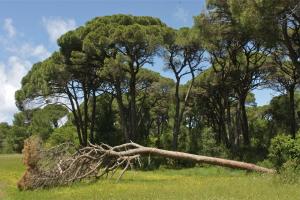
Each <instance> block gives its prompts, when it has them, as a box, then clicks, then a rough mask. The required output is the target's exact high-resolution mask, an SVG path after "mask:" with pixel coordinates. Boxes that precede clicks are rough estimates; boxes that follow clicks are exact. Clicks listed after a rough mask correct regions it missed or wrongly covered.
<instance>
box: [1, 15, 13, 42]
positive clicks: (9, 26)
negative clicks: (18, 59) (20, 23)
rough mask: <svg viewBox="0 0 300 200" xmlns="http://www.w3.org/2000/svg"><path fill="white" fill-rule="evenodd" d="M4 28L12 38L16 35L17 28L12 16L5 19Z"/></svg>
mask: <svg viewBox="0 0 300 200" xmlns="http://www.w3.org/2000/svg"><path fill="white" fill-rule="evenodd" d="M3 29H4V31H5V32H6V34H7V35H8V37H10V38H12V37H14V36H15V35H16V29H15V27H14V25H13V20H12V19H11V18H6V19H4V25H3Z"/></svg>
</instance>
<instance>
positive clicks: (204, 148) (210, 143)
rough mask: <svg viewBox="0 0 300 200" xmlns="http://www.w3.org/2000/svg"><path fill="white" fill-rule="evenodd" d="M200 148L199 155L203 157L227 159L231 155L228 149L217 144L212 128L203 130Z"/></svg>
mask: <svg viewBox="0 0 300 200" xmlns="http://www.w3.org/2000/svg"><path fill="white" fill-rule="evenodd" d="M200 148H201V150H200V152H199V154H201V155H206V156H213V157H221V158H227V157H228V154H229V153H228V149H227V148H226V147H225V146H224V145H222V144H217V142H216V140H215V133H214V132H213V130H212V128H204V129H203V130H202V134H201V141H200Z"/></svg>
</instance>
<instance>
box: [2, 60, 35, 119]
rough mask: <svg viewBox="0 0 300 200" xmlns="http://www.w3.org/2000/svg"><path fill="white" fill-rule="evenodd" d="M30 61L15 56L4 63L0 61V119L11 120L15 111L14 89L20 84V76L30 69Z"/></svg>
mask: <svg viewBox="0 0 300 200" xmlns="http://www.w3.org/2000/svg"><path fill="white" fill-rule="evenodd" d="M30 67H31V63H30V61H28V60H23V59H21V58H19V57H16V56H10V57H9V58H8V60H7V61H6V62H5V63H0V91H1V93H2V95H0V121H1V122H2V121H8V122H9V121H11V118H12V116H13V114H14V113H15V112H16V111H17V108H16V106H15V91H16V90H18V89H19V88H20V86H21V80H22V77H23V76H25V74H26V73H27V71H28V70H29V69H30Z"/></svg>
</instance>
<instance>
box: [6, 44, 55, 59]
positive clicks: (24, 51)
mask: <svg viewBox="0 0 300 200" xmlns="http://www.w3.org/2000/svg"><path fill="white" fill-rule="evenodd" d="M7 50H8V51H9V52H11V53H13V54H15V55H18V56H20V57H22V58H36V59H38V60H44V59H45V58H47V57H49V56H50V52H49V51H48V50H47V49H46V47H45V46H44V45H42V44H39V45H36V46H34V45H32V44H29V43H24V44H22V45H21V46H19V47H16V46H14V47H11V46H10V47H8V48H7Z"/></svg>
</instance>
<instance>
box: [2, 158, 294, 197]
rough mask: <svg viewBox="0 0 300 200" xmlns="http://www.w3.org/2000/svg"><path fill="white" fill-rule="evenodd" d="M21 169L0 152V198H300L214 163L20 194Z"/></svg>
mask: <svg viewBox="0 0 300 200" xmlns="http://www.w3.org/2000/svg"><path fill="white" fill-rule="evenodd" d="M23 171H24V167H23V166H22V162H21V156H20V155H0V199H1V198H2V199H8V200H9V199H16V200H19V199H20V200H22V199H28V200H35V199H37V200H44V199H71V200H75V199H114V200H121V199H124V200H125V199H126V200H130V199H138V200H142V199H151V200H154V199H162V200H164V199H170V200H171V199H172V200H174V199H175V200H176V199H178V200H179V199H180V200H184V199H200V200H235V199H236V200H250V199H255V200H276V199H278V200H300V189H299V188H300V185H285V184H281V183H280V182H279V181H278V180H277V179H276V178H274V177H273V176H270V175H258V174H253V173H246V172H244V171H237V170H228V169H224V168H217V167H209V168H192V169H184V170H170V169H161V170H156V171H148V172H142V171H129V172H127V173H126V174H125V176H124V177H123V179H122V181H121V182H119V183H116V182H115V179H112V180H100V181H98V182H96V183H77V184H75V185H72V186H70V187H60V188H52V189H47V190H36V191H26V192H21V191H18V189H17V188H16V182H17V180H18V179H19V178H20V176H21V175H22V173H23Z"/></svg>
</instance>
